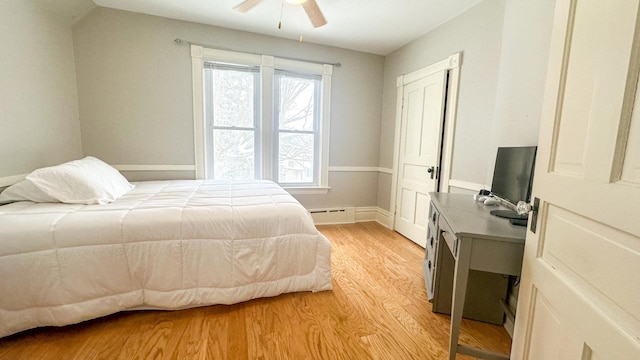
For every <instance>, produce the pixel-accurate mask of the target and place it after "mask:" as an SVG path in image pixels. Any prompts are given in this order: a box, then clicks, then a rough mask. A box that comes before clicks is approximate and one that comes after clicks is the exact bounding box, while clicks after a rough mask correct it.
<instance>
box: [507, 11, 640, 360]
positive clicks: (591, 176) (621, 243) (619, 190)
mask: <svg viewBox="0 0 640 360" xmlns="http://www.w3.org/2000/svg"><path fill="white" fill-rule="evenodd" d="M638 25H639V23H638V0H612V1H605V2H603V1H600V0H586V1H577V0H573V1H572V0H557V3H556V14H555V21H554V30H553V35H552V41H551V53H550V60H549V68H548V75H547V87H546V93H545V104H544V108H543V118H542V122H541V130H540V131H541V132H540V139H539V148H538V160H537V161H538V164H537V167H536V174H535V180H534V189H533V192H534V196H535V197H538V198H540V204H541V206H540V209H539V211H538V214H537V217H538V219H537V222H536V223H537V229H536V233H535V234H534V233H533V232H531V231H530V230H529V231H528V232H527V240H526V245H525V255H524V263H523V270H522V280H521V285H520V293H519V299H518V309H517V316H516V325H515V334H514V342H513V348H512V354H511V356H512V359H543V360H553V359H562V360H565V359H579V360H587V359H601V360H608V359H614V360H625V359H628V360H632V359H633V360H637V359H640V97H639V96H638V94H639V92H638V88H637V85H638V70H639V69H640V56H639V55H640V46H639V42H638V36H639V33H640V32H639V31H638V29H640V27H638ZM634 103H635V105H634Z"/></svg>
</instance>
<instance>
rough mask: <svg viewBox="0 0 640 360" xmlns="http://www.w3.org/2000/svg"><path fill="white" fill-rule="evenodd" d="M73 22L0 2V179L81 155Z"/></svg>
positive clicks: (25, 1) (34, 7) (43, 5)
mask: <svg viewBox="0 0 640 360" xmlns="http://www.w3.org/2000/svg"><path fill="white" fill-rule="evenodd" d="M71 21H72V18H71V17H69V16H66V15H64V14H61V13H59V12H57V11H55V10H54V9H52V8H51V7H49V6H48V2H47V1H35V0H2V1H0V44H2V46H1V47H0V64H1V65H2V66H0V178H2V177H7V176H13V175H18V174H25V173H28V172H30V171H32V170H34V169H35V168H38V167H42V166H49V165H55V164H58V163H61V162H65V161H68V160H73V159H76V158H79V157H81V156H82V146H81V141H80V125H79V122H78V96H77V88H76V74H75V65H74V59H73V42H72V35H71Z"/></svg>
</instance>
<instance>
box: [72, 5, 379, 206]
mask: <svg viewBox="0 0 640 360" xmlns="http://www.w3.org/2000/svg"><path fill="white" fill-rule="evenodd" d="M73 34H74V46H75V56H76V64H77V77H78V90H79V94H80V96H79V100H80V122H81V129H82V139H83V150H84V152H85V153H86V155H94V156H97V157H99V158H101V159H103V160H105V161H106V162H108V163H111V164H116V165H193V164H194V140H193V118H192V116H193V110H192V106H193V105H192V95H191V91H192V90H191V87H192V85H191V55H190V50H189V47H188V46H184V45H182V46H181V45H177V44H176V43H175V42H174V39H176V38H181V39H184V40H187V41H191V42H194V43H199V44H205V45H210V46H211V47H216V48H222V49H232V50H236V51H246V52H252V53H261V54H269V55H275V56H285V57H296V58H303V59H312V60H321V61H326V62H339V63H341V64H342V66H340V67H335V68H334V71H333V76H332V99H331V134H330V142H331V145H330V160H329V164H330V165H331V166H356V167H358V166H359V167H376V166H377V165H378V148H379V144H378V142H379V140H380V112H381V104H382V93H381V91H380V89H381V88H382V72H383V69H384V58H383V57H382V56H378V55H372V54H366V53H361V52H356V51H350V50H344V49H338V48H332V47H328V46H320V45H314V44H309V43H304V42H303V43H300V42H298V41H292V40H285V39H279V38H274V37H268V36H263V35H259V34H252V33H247V32H241V31H236V30H230V29H223V28H218V27H213V26H208V25H202V24H196V23H190V22H185V21H178V20H171V19H167V18H161V17H156V16H149V15H142V14H137V13H132V12H126V11H120V10H114V9H107V8H100V7H98V8H95V9H94V10H93V11H92V12H91V13H89V14H88V15H86V16H85V17H84V18H83V19H82V20H81V21H79V22H77V23H76V24H75V25H74V27H73ZM124 174H125V176H127V177H128V178H130V179H132V180H147V179H156V178H193V177H194V172H193V171H179V172H155V173H149V172H124ZM329 181H330V183H329V185H330V186H331V187H332V189H331V190H330V191H329V193H328V194H327V195H309V196H298V199H299V200H300V201H301V202H302V203H303V205H305V206H307V207H318V206H320V207H332V206H374V205H375V203H376V191H377V173H375V172H365V173H335V174H333V173H332V174H330V177H329ZM361 181H362V182H363V183H365V184H368V185H366V186H357V187H354V186H353V184H355V183H359V182H361Z"/></svg>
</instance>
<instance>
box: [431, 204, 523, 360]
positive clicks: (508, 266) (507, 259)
mask: <svg viewBox="0 0 640 360" xmlns="http://www.w3.org/2000/svg"><path fill="white" fill-rule="evenodd" d="M430 195H431V207H432V209H431V211H430V221H436V222H437V229H438V234H437V235H436V236H438V239H439V240H440V241H437V242H436V246H437V249H435V250H436V253H437V252H438V251H440V252H441V253H442V252H443V251H445V250H448V251H449V252H450V254H451V255H452V256H453V266H452V267H453V290H452V296H451V297H452V302H451V331H450V337H449V359H451V360H453V359H455V357H456V353H461V354H466V355H471V356H475V357H479V358H485V359H508V358H509V355H508V354H506V355H505V354H496V353H492V352H488V351H484V350H481V349H476V348H474V347H470V346H466V345H463V344H458V337H459V334H460V322H461V320H462V313H463V310H464V306H465V299H466V294H467V284H468V280H469V273H470V271H471V270H479V271H483V272H488V273H497V274H506V275H515V276H518V275H520V271H521V268H522V256H523V253H524V239H525V236H526V227H524V226H515V225H512V224H510V223H509V221H508V220H507V219H503V218H498V217H496V216H493V215H491V214H489V211H490V210H493V209H499V208H502V207H498V206H487V205H484V204H483V203H480V202H475V201H474V200H473V197H472V196H471V195H462V194H446V193H430ZM429 243H430V241H429V239H428V243H427V246H429ZM445 244H446V246H444V245H445ZM427 250H428V249H427ZM432 251H433V250H432ZM427 253H428V251H427ZM427 257H429V255H427ZM434 260H435V258H434ZM425 261H427V260H425ZM429 265H431V264H429ZM430 267H431V266H430ZM443 269H446V268H445V267H443V266H437V264H436V266H435V269H434V270H433V271H434V278H436V279H437V278H438V277H443V276H444V277H446V274H444V273H442V271H443ZM439 272H440V274H439ZM449 276H450V275H449ZM432 281H433V279H432ZM427 283H428V281H427ZM437 291H438V290H437V287H436V292H437ZM435 295H436V296H437V295H438V294H435ZM496 305H497V304H496Z"/></svg>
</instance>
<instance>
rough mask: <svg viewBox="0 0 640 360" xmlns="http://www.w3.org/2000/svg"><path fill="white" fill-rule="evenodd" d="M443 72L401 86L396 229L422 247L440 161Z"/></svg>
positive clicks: (444, 76)
mask: <svg viewBox="0 0 640 360" xmlns="http://www.w3.org/2000/svg"><path fill="white" fill-rule="evenodd" d="M445 92H446V71H442V70H441V71H438V72H435V73H432V74H430V75H427V76H425V77H423V78H421V79H418V80H416V81H414V82H412V83H410V84H407V85H405V86H404V92H403V100H402V119H401V129H400V131H401V133H400V156H399V162H398V163H399V166H398V189H397V190H396V191H397V192H396V193H397V200H396V206H397V207H396V209H397V211H396V219H395V221H396V222H395V229H396V230H397V231H398V232H399V233H401V234H403V235H404V236H406V237H408V238H409V239H411V240H412V241H414V242H415V243H417V244H419V245H421V246H425V244H426V239H427V215H428V210H429V204H430V203H431V199H430V197H429V192H431V191H436V190H437V184H438V183H437V178H436V176H433V177H432V176H431V173H429V172H428V170H429V168H430V167H433V171H434V175H435V172H437V169H438V167H439V161H440V144H441V136H442V122H443V119H444V106H445V102H444V100H445Z"/></svg>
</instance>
